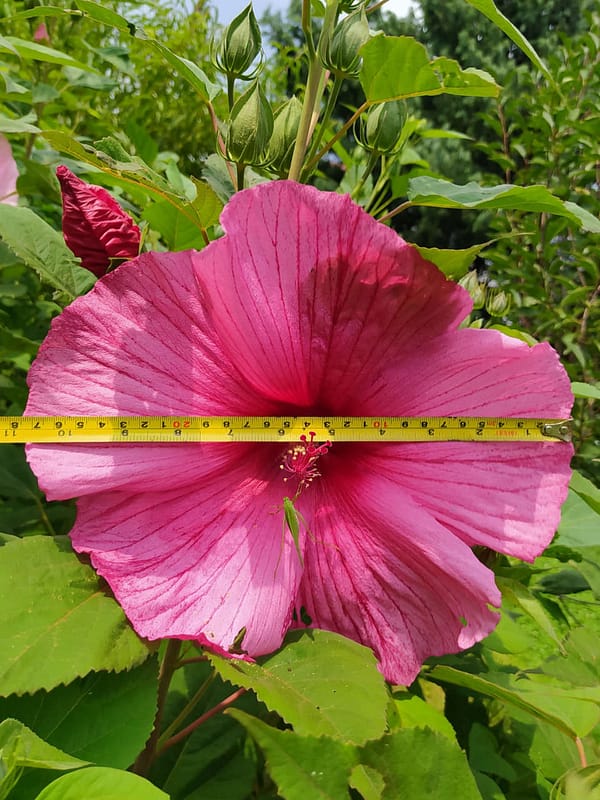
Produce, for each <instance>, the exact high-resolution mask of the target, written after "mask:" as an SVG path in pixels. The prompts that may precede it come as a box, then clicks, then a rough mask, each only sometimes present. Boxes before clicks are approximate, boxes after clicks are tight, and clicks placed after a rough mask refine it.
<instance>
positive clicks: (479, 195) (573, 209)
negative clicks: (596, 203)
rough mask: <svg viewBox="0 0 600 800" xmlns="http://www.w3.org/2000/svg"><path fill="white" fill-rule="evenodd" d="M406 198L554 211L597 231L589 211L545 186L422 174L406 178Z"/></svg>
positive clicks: (435, 204) (597, 223) (464, 205)
mask: <svg viewBox="0 0 600 800" xmlns="http://www.w3.org/2000/svg"><path fill="white" fill-rule="evenodd" d="M408 199H409V200H410V201H411V203H412V204H413V205H416V206H432V207H433V208H507V209H511V210H513V211H537V212H540V213H541V212H544V213H547V214H556V215H557V216H560V217H566V219H568V220H570V221H571V222H573V223H575V224H576V225H577V226H578V227H581V228H583V230H587V231H592V232H593V233H600V221H598V220H597V219H596V218H595V217H594V216H593V215H592V214H590V212H589V211H586V210H585V209H584V208H580V207H579V206H578V205H576V204H575V203H570V202H565V201H563V200H559V198H558V197H555V196H554V195H553V194H552V193H551V192H549V191H548V189H546V187H545V186H513V185H511V184H502V185H500V186H480V185H479V184H478V183H475V182H474V181H472V182H470V183H467V184H465V185H464V186H461V185H458V184H456V183H451V182H450V181H445V180H441V179H440V178H431V177H429V176H426V175H423V176H419V177H417V178H411V180H410V181H409V183H408Z"/></svg>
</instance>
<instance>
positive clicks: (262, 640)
mask: <svg viewBox="0 0 600 800" xmlns="http://www.w3.org/2000/svg"><path fill="white" fill-rule="evenodd" d="M268 447H269V446H268V445H267V448H268ZM273 473H274V468H273V466H272V464H271V462H270V461H269V460H267V461H265V458H264V452H263V450H261V448H256V447H255V448H254V449H253V451H252V452H251V453H250V452H248V453H247V454H246V457H244V458H240V459H238V460H237V462H236V466H235V468H232V469H230V470H229V471H228V472H227V473H226V474H221V475H218V476H215V475H213V476H211V477H209V478H207V479H206V480H204V481H202V482H201V483H199V484H198V485H197V486H196V487H195V489H194V491H190V489H189V487H188V488H186V489H184V490H170V491H167V492H153V493H146V494H136V495H131V494H129V493H126V492H109V493H105V494H104V493H103V494H100V495H95V496H93V497H86V498H83V499H82V500H80V501H79V503H78V516H77V522H76V524H75V527H74V529H73V531H72V532H71V537H72V540H73V546H74V547H75V549H76V550H78V551H79V552H86V553H90V555H91V559H92V563H93V565H94V567H95V568H96V569H97V570H98V572H99V573H100V574H101V575H103V576H104V577H105V578H106V580H107V581H108V582H109V584H110V586H111V588H112V589H113V591H114V593H115V596H116V597H117V600H118V601H119V603H120V604H121V605H122V606H123V609H124V610H125V613H126V614H127V616H128V617H129V619H130V620H131V622H132V624H133V626H134V628H135V629H136V631H137V632H138V633H139V634H140V635H141V636H145V637H147V638H149V639H158V638H163V637H174V638H182V639H197V640H199V641H201V642H203V643H205V644H208V645H209V646H212V647H216V648H218V649H219V650H220V651H222V650H227V649H228V648H229V647H231V645H232V644H233V642H234V640H235V639H236V637H237V636H238V634H239V633H240V631H241V630H242V629H243V628H245V629H246V633H245V636H244V638H243V645H242V646H243V648H244V650H245V651H247V652H248V653H249V654H250V655H251V656H258V655H261V654H264V653H268V652H271V651H273V650H274V649H276V648H277V647H279V646H280V644H281V641H282V639H283V636H284V634H285V632H286V630H287V629H288V627H289V624H290V621H291V615H292V611H293V605H294V598H295V594H296V590H297V586H298V583H299V581H300V575H301V571H302V567H301V564H300V559H299V556H298V554H297V552H296V549H295V547H294V544H293V542H292V540H291V537H290V536H284V528H283V510H282V506H281V499H282V498H281V488H280V484H279V483H278V482H276V481H275V480H274V477H275V476H274V474H273Z"/></svg>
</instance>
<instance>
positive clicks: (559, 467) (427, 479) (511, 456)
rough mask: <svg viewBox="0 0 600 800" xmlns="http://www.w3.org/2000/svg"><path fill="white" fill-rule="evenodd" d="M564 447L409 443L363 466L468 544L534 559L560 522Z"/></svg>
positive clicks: (565, 470)
mask: <svg viewBox="0 0 600 800" xmlns="http://www.w3.org/2000/svg"><path fill="white" fill-rule="evenodd" d="M572 452H573V450H572V447H571V446H570V445H567V444H551V443H548V444H544V443H542V444H534V443H529V442H524V443H517V442H511V443H510V444H495V443H485V444H470V443H464V442H448V443H444V442H440V443H437V444H406V445H400V446H390V447H389V448H388V450H387V452H386V451H385V450H383V449H380V450H379V453H378V454H377V455H376V456H373V457H370V458H368V459H367V464H366V468H368V469H371V470H373V472H374V473H376V474H379V475H382V476H385V477H386V478H389V479H391V480H396V481H398V484H399V485H400V486H402V487H403V489H404V490H406V492H407V493H408V494H410V496H411V498H412V499H413V501H414V502H415V503H417V504H418V505H419V506H421V507H422V508H425V509H427V510H428V511H429V512H430V513H431V515H432V516H434V517H435V518H436V519H437V520H438V521H439V522H441V523H442V524H443V525H445V526H446V527H447V528H448V529H449V530H451V531H452V532H453V533H454V534H455V535H456V536H457V537H459V538H460V539H462V540H463V541H464V542H466V543H467V544H469V545H471V546H473V545H485V546H486V547H490V548H492V549H493V550H497V551H498V552H500V553H506V554H507V555H512V556H516V557H518V558H522V559H525V560H527V561H533V559H534V558H536V556H538V555H539V554H540V553H541V552H542V551H543V550H544V549H545V548H546V547H547V545H548V544H549V543H550V541H551V540H552V537H553V536H554V534H555V532H556V529H557V527H558V523H559V521H560V506H561V504H562V503H563V502H564V500H565V498H566V496H567V491H568V484H569V478H570V475H571V470H570V467H569V459H570V457H571V455H572Z"/></svg>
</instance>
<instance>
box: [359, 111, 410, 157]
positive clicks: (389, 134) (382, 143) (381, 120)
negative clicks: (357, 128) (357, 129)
mask: <svg viewBox="0 0 600 800" xmlns="http://www.w3.org/2000/svg"><path fill="white" fill-rule="evenodd" d="M405 120H406V109H405V105H404V101H402V100H392V101H391V102H389V103H380V104H379V105H377V106H374V107H373V108H372V109H371V110H370V111H369V113H368V114H367V119H366V122H364V124H363V125H362V127H361V136H360V141H361V144H362V146H363V147H364V148H365V150H368V151H369V152H373V151H376V152H377V153H393V152H394V150H395V149H396V147H397V146H398V141H399V139H400V135H401V133H402V127H403V126H404V122H405Z"/></svg>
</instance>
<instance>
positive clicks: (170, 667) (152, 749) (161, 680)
mask: <svg viewBox="0 0 600 800" xmlns="http://www.w3.org/2000/svg"><path fill="white" fill-rule="evenodd" d="M180 649H181V642H180V641H179V639H169V642H168V644H167V649H166V652H165V657H164V658H163V661H162V664H161V665H160V672H159V675H158V695H157V698H156V715H155V717H154V727H153V728H152V733H151V734H150V736H149V738H148V741H147V742H146V746H145V747H144V749H143V750H142V752H141V753H140V754H139V756H138V757H137V758H136V760H135V763H134V764H133V766H132V768H131V771H132V772H135V773H137V774H138V775H142V776H146V775H147V774H148V772H149V770H150V767H151V766H152V762H153V761H154V759H155V758H156V755H157V753H156V746H157V744H158V739H159V730H160V723H161V720H162V715H163V712H164V707H165V701H166V699H167V694H168V692H169V685H170V683H171V678H172V677H173V673H174V672H175V670H176V668H177V659H178V658H179V651H180Z"/></svg>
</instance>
